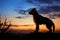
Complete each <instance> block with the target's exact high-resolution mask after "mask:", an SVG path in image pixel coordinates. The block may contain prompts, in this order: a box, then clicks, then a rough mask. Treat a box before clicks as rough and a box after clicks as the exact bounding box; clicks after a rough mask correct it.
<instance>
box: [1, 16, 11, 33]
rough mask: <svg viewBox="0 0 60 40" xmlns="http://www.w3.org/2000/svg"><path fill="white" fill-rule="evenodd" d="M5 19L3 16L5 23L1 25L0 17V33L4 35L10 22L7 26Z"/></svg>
mask: <svg viewBox="0 0 60 40" xmlns="http://www.w3.org/2000/svg"><path fill="white" fill-rule="evenodd" d="M7 23H8V22H7V17H6V16H5V21H4V22H3V23H1V17H0V33H5V32H6V31H7V30H8V29H9V28H10V27H11V21H10V23H9V24H7Z"/></svg>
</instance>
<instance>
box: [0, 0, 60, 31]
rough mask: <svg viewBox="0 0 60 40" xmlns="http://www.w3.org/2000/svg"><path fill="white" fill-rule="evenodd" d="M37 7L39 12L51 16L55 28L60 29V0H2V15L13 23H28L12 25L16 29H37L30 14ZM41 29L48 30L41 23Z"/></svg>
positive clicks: (0, 12)
mask: <svg viewBox="0 0 60 40" xmlns="http://www.w3.org/2000/svg"><path fill="white" fill-rule="evenodd" d="M32 8H36V10H37V11H38V13H39V14H41V15H42V16H44V17H47V18H50V19H51V20H52V21H53V22H54V24H55V27H56V28H55V29H56V30H60V0H0V15H1V16H2V20H3V16H6V17H7V18H8V20H12V24H13V25H28V26H19V27H12V28H13V29H15V30H35V24H34V22H33V17H32V16H31V15H29V14H28V12H29V11H30V9H32ZM40 29H41V30H47V28H46V27H45V25H41V27H40Z"/></svg>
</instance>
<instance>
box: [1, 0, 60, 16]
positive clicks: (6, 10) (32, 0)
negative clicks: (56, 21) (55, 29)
mask: <svg viewBox="0 0 60 40" xmlns="http://www.w3.org/2000/svg"><path fill="white" fill-rule="evenodd" d="M48 5H50V6H53V7H54V6H55V7H57V6H58V7H57V8H58V9H57V10H59V7H60V6H59V5H60V1H59V0H56V1H55V0H46V1H45V0H0V13H1V14H3V15H6V16H18V15H19V14H18V12H17V11H16V10H27V9H29V8H32V7H37V8H39V9H41V7H42V9H43V8H44V7H46V6H48ZM53 7H52V8H51V9H52V11H56V10H54V9H55V7H54V8H53ZM47 8H48V7H46V9H47ZM46 9H43V10H46ZM48 9H49V8H48ZM43 10H42V11H43ZM49 10H50V9H49ZM40 11H41V10H40ZM47 11H48V10H47ZM47 11H46V12H47ZM43 12H45V11H43ZM58 15H59V14H58ZM58 15H57V16H58Z"/></svg>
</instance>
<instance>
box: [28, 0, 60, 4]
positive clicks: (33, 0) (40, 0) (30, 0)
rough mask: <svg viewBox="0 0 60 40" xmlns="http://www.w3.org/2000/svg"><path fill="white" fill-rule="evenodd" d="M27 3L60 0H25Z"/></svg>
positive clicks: (58, 0) (57, 0)
mask: <svg viewBox="0 0 60 40" xmlns="http://www.w3.org/2000/svg"><path fill="white" fill-rule="evenodd" d="M27 2H29V3H36V2H39V3H53V2H60V0H27Z"/></svg>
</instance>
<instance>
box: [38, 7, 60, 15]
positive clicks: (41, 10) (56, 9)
mask: <svg viewBox="0 0 60 40" xmlns="http://www.w3.org/2000/svg"><path fill="white" fill-rule="evenodd" d="M59 11H60V6H44V7H41V8H39V10H38V12H39V13H43V14H47V13H50V12H59Z"/></svg>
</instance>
